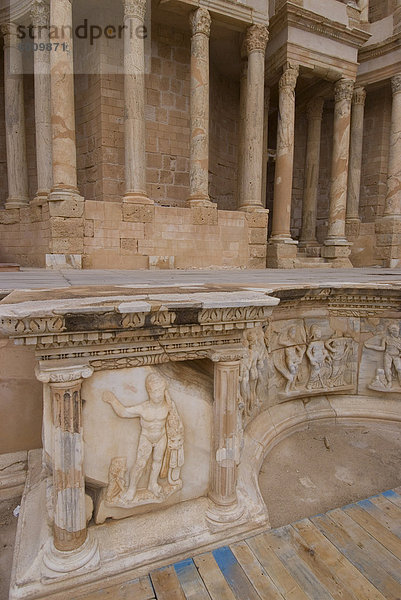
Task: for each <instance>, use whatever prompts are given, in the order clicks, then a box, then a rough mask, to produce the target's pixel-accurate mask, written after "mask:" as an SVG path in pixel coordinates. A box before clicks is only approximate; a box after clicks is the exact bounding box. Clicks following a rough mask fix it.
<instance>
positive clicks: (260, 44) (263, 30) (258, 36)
mask: <svg viewBox="0 0 401 600" xmlns="http://www.w3.org/2000/svg"><path fill="white" fill-rule="evenodd" d="M268 39H269V30H268V28H267V27H266V25H251V26H250V27H248V29H247V30H246V35H245V40H244V49H245V51H246V54H247V55H248V56H249V54H251V52H261V53H262V54H264V53H265V52H266V44H267V41H268Z"/></svg>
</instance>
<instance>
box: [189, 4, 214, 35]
mask: <svg viewBox="0 0 401 600" xmlns="http://www.w3.org/2000/svg"><path fill="white" fill-rule="evenodd" d="M211 23H212V19H211V17H210V13H209V11H208V10H207V9H206V8H203V7H202V6H200V7H199V8H197V9H196V10H194V11H193V12H191V14H190V16H189V24H190V26H191V34H192V35H196V34H197V33H202V34H203V35H206V36H207V37H210V25H211Z"/></svg>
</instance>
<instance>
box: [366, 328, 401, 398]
mask: <svg viewBox="0 0 401 600" xmlns="http://www.w3.org/2000/svg"><path fill="white" fill-rule="evenodd" d="M361 332H362V342H363V345H362V356H361V364H360V373H359V393H367V394H369V395H377V392H387V393H389V392H396V393H398V394H400V393H401V321H400V320H399V319H381V318H380V319H379V318H371V319H362V323H361Z"/></svg>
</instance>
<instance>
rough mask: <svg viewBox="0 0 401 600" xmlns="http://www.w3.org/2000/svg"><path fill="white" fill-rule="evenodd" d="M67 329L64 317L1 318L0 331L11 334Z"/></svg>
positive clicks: (35, 333)
mask: <svg viewBox="0 0 401 600" xmlns="http://www.w3.org/2000/svg"><path fill="white" fill-rule="evenodd" d="M64 330H65V321H64V318H63V317H26V318H24V319H18V318H12V317H10V318H1V319H0V331H1V332H2V333H5V334H7V335H10V336H23V335H41V334H45V333H61V332H62V331H64Z"/></svg>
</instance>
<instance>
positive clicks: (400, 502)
mask: <svg viewBox="0 0 401 600" xmlns="http://www.w3.org/2000/svg"><path fill="white" fill-rule="evenodd" d="M400 492H401V489H400ZM383 496H384V497H385V498H387V500H390V502H392V503H393V504H395V505H396V506H399V507H400V508H401V496H400V495H399V494H397V492H396V491H395V490H387V491H386V492H383Z"/></svg>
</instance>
